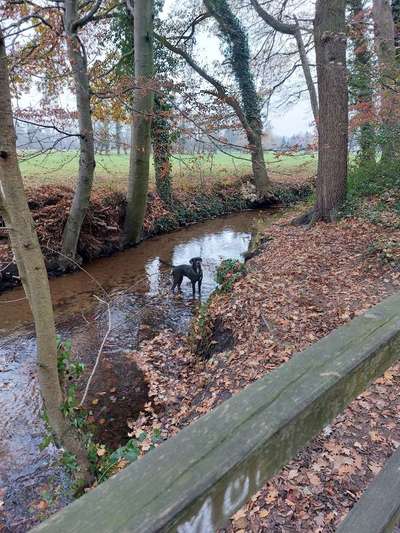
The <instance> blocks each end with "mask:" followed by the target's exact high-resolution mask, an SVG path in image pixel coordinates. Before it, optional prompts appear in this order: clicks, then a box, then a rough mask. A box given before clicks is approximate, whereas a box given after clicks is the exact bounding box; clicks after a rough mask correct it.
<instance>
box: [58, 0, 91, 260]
mask: <svg viewBox="0 0 400 533" xmlns="http://www.w3.org/2000/svg"><path fill="white" fill-rule="evenodd" d="M77 17H78V13H77V0H65V14H64V25H65V32H66V40H67V50H68V58H69V62H70V65H71V69H72V74H73V78H74V86H75V93H76V107H77V110H78V118H79V134H80V154H79V177H78V183H77V187H76V190H75V194H74V198H73V201H72V206H71V209H70V212H69V216H68V220H67V223H66V225H65V228H64V234H63V244H62V252H63V254H64V255H65V256H67V257H71V258H72V259H76V254H77V248H78V241H79V235H80V232H81V228H82V224H83V221H84V219H85V216H86V211H87V209H88V206H89V200H90V194H91V192H92V184H93V176H94V168H95V158H94V136H93V124H92V113H91V109H90V92H89V78H88V71H87V60H86V55H85V53H84V51H83V50H82V47H81V43H80V41H79V38H78V34H77V28H76V27H75V24H76V21H77Z"/></svg>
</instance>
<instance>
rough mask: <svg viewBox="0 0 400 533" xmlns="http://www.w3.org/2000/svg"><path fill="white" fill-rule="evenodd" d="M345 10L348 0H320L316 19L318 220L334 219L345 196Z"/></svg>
mask: <svg viewBox="0 0 400 533" xmlns="http://www.w3.org/2000/svg"><path fill="white" fill-rule="evenodd" d="M345 11H346V0H329V2H327V1H326V0H317V3H316V12H315V21H314V37H315V53H316V59H317V76H318V93H319V94H318V96H319V127H318V138H319V143H318V175H317V199H316V206H315V213H314V218H315V219H316V220H326V221H331V220H334V219H335V218H336V215H337V211H338V209H339V208H340V206H341V205H342V203H343V201H344V199H345V197H346V179H347V156H348V90H347V70H346V27H345Z"/></svg>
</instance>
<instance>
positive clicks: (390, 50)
mask: <svg viewBox="0 0 400 533" xmlns="http://www.w3.org/2000/svg"><path fill="white" fill-rule="evenodd" d="M373 17H374V31H375V46H376V52H377V56H378V63H379V71H380V86H381V91H380V92H381V95H380V117H381V124H382V137H383V140H382V143H381V147H382V159H381V161H382V163H383V164H385V163H390V162H391V161H393V160H394V159H395V158H397V157H398V155H399V152H400V142H399V135H400V129H399V124H398V109H397V108H398V96H397V94H396V87H395V84H396V79H397V75H398V69H397V65H396V50H395V41H394V39H395V32H394V22H393V14H392V9H391V6H390V3H389V0H373Z"/></svg>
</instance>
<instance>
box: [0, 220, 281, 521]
mask: <svg viewBox="0 0 400 533" xmlns="http://www.w3.org/2000/svg"><path fill="white" fill-rule="evenodd" d="M277 216H279V213H275V214H273V213H271V212H265V211H264V212H261V211H253V212H246V213H241V214H236V215H232V216H229V217H225V218H221V219H216V220H212V221H208V222H205V223H201V224H196V225H193V226H191V227H189V228H186V229H183V230H179V231H176V232H174V233H171V234H167V235H163V236H159V237H155V238H153V239H150V240H148V241H146V242H144V243H142V244H140V245H139V246H138V247H136V248H133V249H130V250H127V251H124V252H121V253H119V254H117V255H114V256H113V257H111V258H104V259H100V260H97V261H95V262H94V263H92V264H91V265H90V266H88V267H87V272H78V273H74V274H70V275H67V276H64V277H62V278H56V279H52V280H51V282H50V285H51V291H52V295H53V300H54V305H55V310H56V318H57V327H58V333H59V334H60V335H61V336H62V337H63V338H71V339H72V340H73V352H74V355H76V356H77V357H79V358H80V359H82V360H83V361H84V362H85V363H86V365H87V368H88V370H90V369H91V367H92V365H93V363H94V361H95V358H96V354H97V351H98V348H99V346H100V343H101V341H102V338H103V336H104V334H105V331H106V330H107V324H108V316H109V315H108V311H107V307H106V305H105V304H104V303H102V302H101V301H99V300H98V299H96V296H98V297H99V298H101V299H107V300H108V301H109V302H110V315H111V323H112V332H111V335H110V337H109V338H108V340H107V343H106V345H105V348H104V354H103V356H102V359H101V364H100V367H99V369H98V371H97V372H96V375H95V379H94V381H93V385H92V387H91V389H90V395H89V398H88V407H90V408H91V409H92V412H93V418H94V420H95V421H96V422H97V425H98V427H99V428H100V429H99V431H98V437H99V438H100V439H102V440H104V441H106V442H107V443H108V444H109V445H111V446H117V445H118V444H119V443H120V442H122V441H123V436H124V434H125V433H126V419H127V418H132V417H134V416H135V414H136V413H137V412H138V411H139V410H140V409H141V408H142V407H143V404H144V402H145V401H146V382H145V379H144V376H143V375H142V373H141V371H140V370H139V369H138V368H137V367H136V366H135V365H134V364H133V363H132V361H131V360H130V359H129V353H130V351H131V350H132V349H133V348H137V347H138V345H139V344H140V341H141V340H143V339H146V338H151V337H152V336H153V335H154V334H156V333H157V332H158V331H160V330H161V329H163V328H169V329H172V330H173V331H176V332H177V333H184V332H185V331H186V330H187V328H188V324H189V322H190V320H191V318H192V316H193V313H194V311H195V309H196V307H197V306H198V303H199V298H198V297H196V299H195V300H193V299H192V294H191V285H190V283H188V284H186V283H184V284H183V285H182V288H183V292H182V294H181V295H175V296H174V295H172V294H171V292H170V272H169V269H168V268H165V267H163V266H162V265H161V264H160V261H159V259H160V258H162V259H164V260H165V261H168V262H170V263H173V264H180V263H187V262H188V261H189V259H190V258H191V257H194V256H201V257H202V258H203V269H204V279H203V287H202V299H203V301H204V300H205V299H206V298H207V297H208V295H209V294H210V292H211V291H212V290H213V289H214V288H215V281H214V273H215V269H216V266H217V264H218V263H219V262H220V261H221V259H224V258H240V256H241V253H242V252H244V251H245V250H247V247H248V243H249V240H250V237H251V231H252V229H253V227H254V225H255V223H256V222H257V221H258V220H260V219H262V220H263V222H264V223H265V222H269V221H271V222H272V221H273V220H274V219H275V218H276V217H277ZM40 411H41V403H40V397H39V392H38V386H37V375H36V368H35V339H34V335H33V330H32V325H31V315H30V312H29V309H28V306H27V304H26V300H24V295H23V292H22V290H21V289H16V290H13V291H10V292H7V293H5V294H3V295H2V296H1V297H0V413H1V415H0V416H1V418H0V435H1V437H0V438H1V441H0V500H2V499H3V500H4V502H5V506H6V507H7V508H9V509H13V513H11V514H12V515H13V516H14V522H13V524H12V526H13V527H12V529H14V530H21V531H22V530H24V524H28V523H29V520H30V519H29V516H30V515H29V513H30V511H29V509H28V510H26V509H25V510H24V512H22V509H23V508H24V506H25V507H26V505H27V504H26V502H27V501H29V500H31V499H34V498H43V494H42V493H43V492H44V493H46V490H47V488H48V486H49V485H51V483H55V485H57V487H60V486H62V485H63V483H64V481H65V479H64V477H65V476H64V474H63V472H62V469H61V468H60V467H59V466H57V462H56V461H55V458H56V452H55V450H53V449H51V448H50V449H46V450H44V451H40V449H39V444H40V442H41V440H42V438H43V432H44V427H43V421H42V419H41V416H40ZM52 463H54V465H52ZM41 487H42V489H41ZM41 490H42V492H40V491H41ZM57 490H59V488H58V489H57ZM61 500H62V496H60V497H59V499H58V500H57V501H56V502H55V505H56V506H57V505H58V504H60V503H62V501H61ZM53 503H54V502H51V505H53ZM8 527H10V524H8Z"/></svg>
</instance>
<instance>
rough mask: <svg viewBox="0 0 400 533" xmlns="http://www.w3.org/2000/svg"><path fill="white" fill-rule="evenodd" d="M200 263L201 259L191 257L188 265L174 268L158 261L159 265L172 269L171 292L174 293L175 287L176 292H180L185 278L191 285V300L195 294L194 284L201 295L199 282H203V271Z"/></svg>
mask: <svg viewBox="0 0 400 533" xmlns="http://www.w3.org/2000/svg"><path fill="white" fill-rule="evenodd" d="M202 262H203V260H202V258H201V257H192V259H191V260H190V261H189V263H190V265H177V266H174V265H171V264H170V263H167V262H166V261H163V260H162V259H160V263H162V264H163V265H167V266H169V267H171V268H172V272H171V274H172V287H171V289H172V292H175V288H176V287H178V291H180V290H181V285H182V281H183V278H184V277H187V278H189V279H190V281H191V283H192V290H193V298H194V296H195V293H196V283H197V286H198V289H199V294H201V282H202V280H203V269H202V268H201V263H202Z"/></svg>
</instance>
